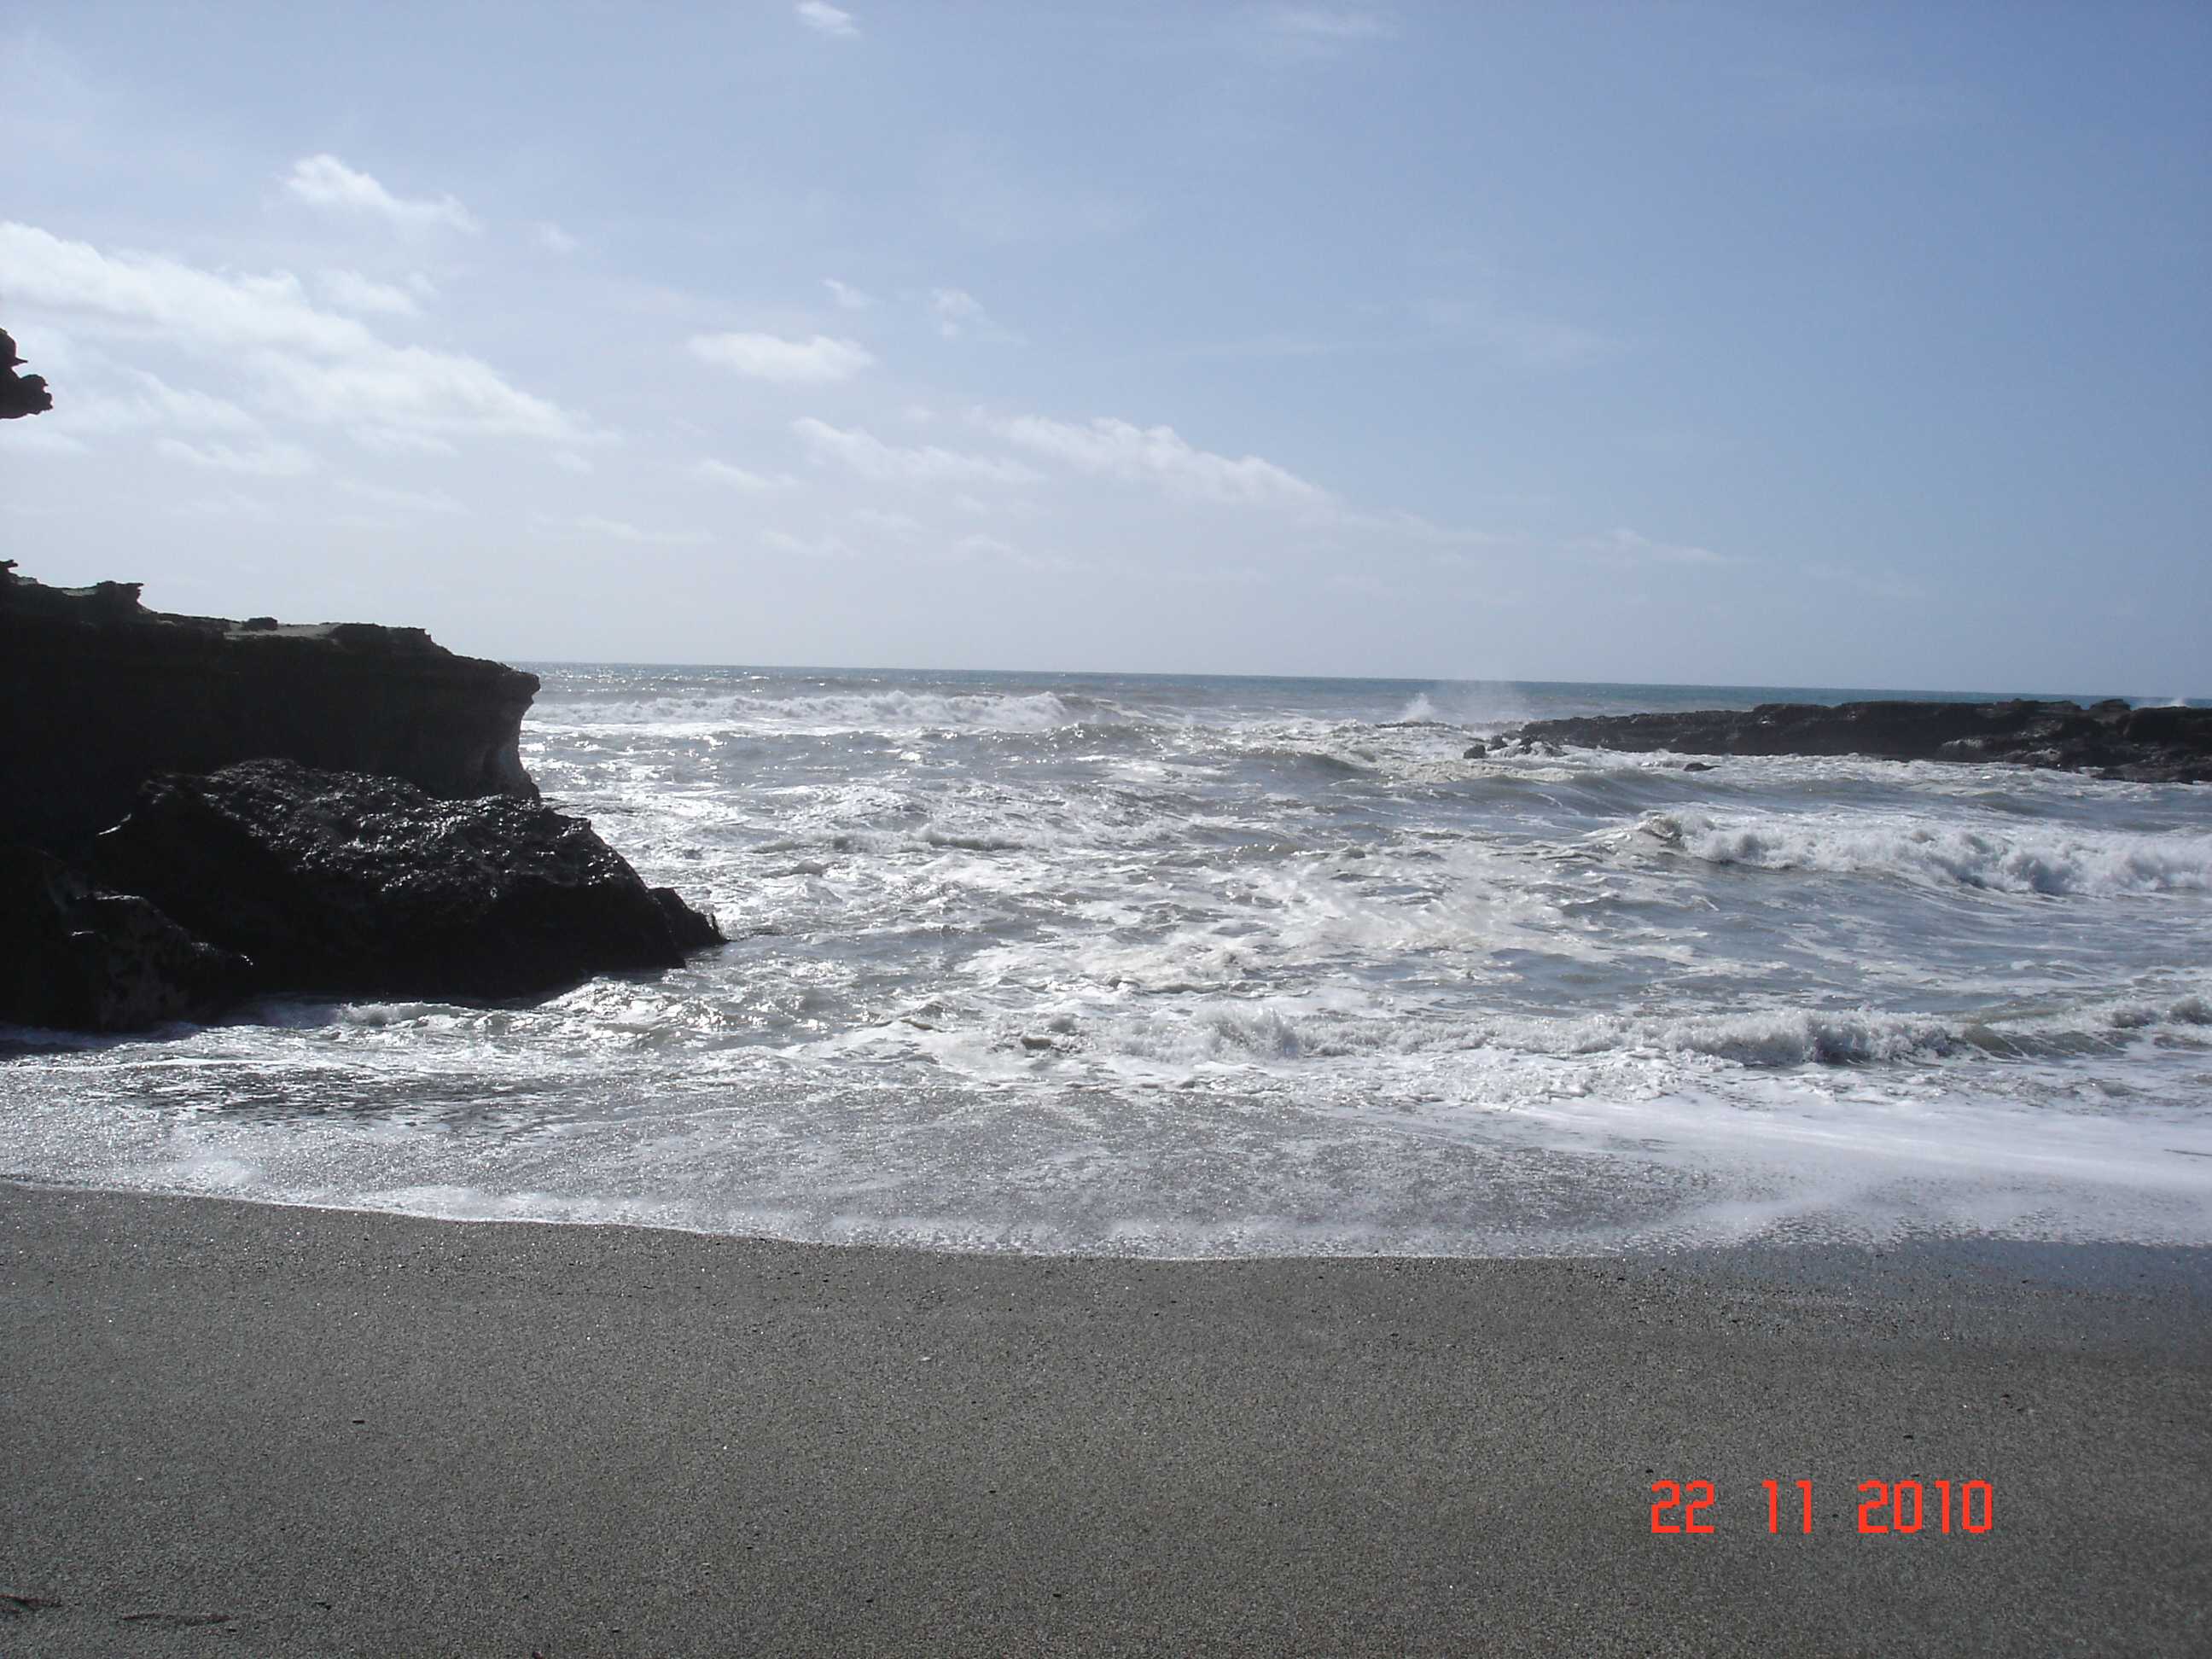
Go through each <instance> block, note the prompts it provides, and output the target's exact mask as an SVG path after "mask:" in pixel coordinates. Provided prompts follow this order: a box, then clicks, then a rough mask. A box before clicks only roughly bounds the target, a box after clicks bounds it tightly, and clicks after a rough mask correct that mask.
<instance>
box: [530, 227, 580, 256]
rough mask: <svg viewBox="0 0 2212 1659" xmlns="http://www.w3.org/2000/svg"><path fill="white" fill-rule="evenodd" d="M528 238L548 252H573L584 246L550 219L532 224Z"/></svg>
mask: <svg viewBox="0 0 2212 1659" xmlns="http://www.w3.org/2000/svg"><path fill="white" fill-rule="evenodd" d="M530 239H531V240H532V241H534V242H536V243H537V244H538V246H540V247H542V248H544V250H545V251H546V252H548V253H564V254H565V253H574V252H575V251H576V250H577V249H578V248H580V247H581V246H584V245H583V244H582V243H581V242H580V241H578V240H576V239H575V238H574V237H573V236H571V235H570V234H568V232H567V231H565V230H563V229H562V228H561V227H560V226H558V225H556V224H555V223H554V222H552V221H551V220H550V219H542V220H540V221H539V222H538V223H537V224H536V225H534V226H532V228H531V232H530Z"/></svg>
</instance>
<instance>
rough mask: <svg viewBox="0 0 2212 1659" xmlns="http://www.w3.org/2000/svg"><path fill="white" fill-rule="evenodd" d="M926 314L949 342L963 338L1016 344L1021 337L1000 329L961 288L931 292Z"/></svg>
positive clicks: (978, 303)
mask: <svg viewBox="0 0 2212 1659" xmlns="http://www.w3.org/2000/svg"><path fill="white" fill-rule="evenodd" d="M929 311H930V314H931V315H932V316H933V317H934V318H936V319H937V331H938V332H939V334H941V335H943V336H944V337H945V338H946V339H948V340H957V339H959V338H960V337H962V336H963V335H965V336H968V337H970V338H972V339H977V340H991V341H995V342H999V343H1004V344H1015V343H1018V342H1019V340H1020V338H1021V337H1020V336H1019V335H1018V334H1016V333H1014V332H1013V331H1012V330H1011V329H1008V328H1006V327H1003V326H1002V325H1000V323H999V321H998V319H995V318H994V317H993V316H992V315H991V313H989V312H987V311H986V310H985V309H984V308H983V302H982V301H981V300H978V299H977V298H976V297H975V295H972V294H970V293H969V291H968V290H967V289H964V288H933V289H930V291H929Z"/></svg>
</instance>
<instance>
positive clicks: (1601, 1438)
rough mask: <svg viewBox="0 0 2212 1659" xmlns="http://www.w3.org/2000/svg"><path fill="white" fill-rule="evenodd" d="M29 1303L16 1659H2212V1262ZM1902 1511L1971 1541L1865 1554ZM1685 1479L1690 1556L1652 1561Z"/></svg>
mask: <svg viewBox="0 0 2212 1659" xmlns="http://www.w3.org/2000/svg"><path fill="white" fill-rule="evenodd" d="M0 1285H4V1296H5V1307H4V1314H5V1319H6V1329H7V1342H6V1346H5V1349H4V1359H0V1401H4V1406H0V1410H4V1424H5V1443H6V1455H5V1458H4V1461H0V1592H5V1594H6V1595H7V1597H8V1598H9V1599H8V1600H7V1601H4V1602H0V1653H6V1654H9V1655H16V1654H22V1655H34V1654H35V1655H67V1654H129V1653H146V1654H191V1653H225V1652H227V1653H248V1654H254V1655H292V1654H312V1655H325V1654H333V1655H335V1654H362V1655H370V1654H374V1655H392V1654H410V1655H412V1654H422V1655H429V1654H456V1655H471V1656H477V1655H482V1656H490V1655H513V1656H515V1659H526V1656H529V1655H532V1654H543V1655H545V1656H547V1659H555V1656H559V1659H568V1656H587V1655H589V1656H598V1655H617V1654H619V1655H629V1656H653V1655H679V1654H716V1653H740V1652H829V1653H948V1654H949V1653H1004V1654H1016V1653H1163V1654H1164V1653H1251V1654H1278V1653H1309V1652H1310V1653H1438V1654H1443V1653H1575V1654H1607V1653H1656V1652H1665V1653H1680V1654H1729V1653H1744V1654H1760V1655H1770V1654H1778V1653H1793V1654H1796V1653H1904V1652H1926V1653H1942V1654H1963V1653H2018V1654H2052V1653H2084V1654H2088V1653H2095V1654H2176V1655H2179V1654H2191V1653H2202V1652H2204V1651H2206V1650H2207V1649H2208V1646H2212V1622H2208V1613H2207V1607H2208V1602H2212V1519H2208V1502H2207V1500H2208V1498H2212V1322H2208V1319H2207V1313H2208V1310H2212V1302H2208V1299H2207V1291H2208V1285H2212V1274H2208V1273H2207V1272H2206V1263H2205V1261H2204V1259H2203V1256H2202V1255H2193V1254H2190V1253H2185V1252H2173V1251H2157V1250H2131V1249H2100V1248H2076V1249H2035V1248H2027V1247H2002V1246H1989V1245H1966V1246H1948V1247H1936V1246H1929V1245H1923V1246H1914V1247H1911V1248H1909V1249H1902V1250H1899V1251H1894V1252H1887V1253H1884V1254H1881V1255H1872V1254H1868V1253H1864V1252H1833V1251H1829V1252H1815V1251H1800V1252H1791V1251H1786V1250H1764V1251H1744V1252H1729V1253H1720V1254H1705V1255H1686V1256H1680V1257H1652V1258H1644V1259H1638V1260H1628V1261H1596V1260H1592V1261H1524V1262H1486V1261H1413V1260H1365V1261H1255V1262H1215V1263H1140V1262H1127V1261H1101V1260H1069V1259H1037V1258H1030V1259H1016V1258H1000V1257H973V1256H952V1255H924V1254H918V1253H907V1252H897V1251H888V1250H875V1249H829V1248H821V1247H812V1246H791V1245H783V1244H777V1243H761V1242H756V1241H749V1240H742V1239H734V1238H721V1237H699V1236H694V1235H689V1234H679V1233H666V1232H647V1231H629V1230H621V1229H586V1228H574V1227H560V1226H546V1225H492V1224H486V1225H453V1224H446V1223H438V1222H427V1221H416V1220H410V1219H403V1218H391V1217H386V1216H379V1215H369V1214H360V1213H351V1212H328V1211H308V1210H300V1209H285V1208H276V1207H266V1206H247V1205H240V1204H231V1203H226V1202H221V1201H216V1200H203V1199H173V1198H161V1197H141V1196H119V1195H109V1194H82V1193H74V1192H59V1191H48V1190H40V1189H32V1188H21V1187H9V1188H0ZM1911 1478H1917V1479H1918V1480H1921V1481H1923V1483H1925V1485H1926V1489H1927V1491H1928V1492H1929V1497H1930V1501H1931V1504H1932V1501H1933V1496H1934V1493H1935V1492H1936V1487H1935V1486H1934V1484H1933V1483H1934V1482H1935V1481H1936V1480H1943V1479H1948V1480H1951V1481H1952V1482H1953V1483H1954V1488H1955V1487H1956V1486H1958V1485H1959V1484H1960V1483H1963V1482H1966V1481H1968V1480H1983V1481H1987V1482H1989V1483H1990V1486H1991V1487H1992V1488H1993V1491H1994V1494H1995V1513H1994V1526H1993V1527H1992V1528H1991V1529H1990V1530H1989V1531H1988V1532H1986V1533H1981V1534H1969V1533H1966V1532H1965V1531H1964V1530H1963V1529H1961V1528H1959V1527H1958V1526H1957V1525H1955V1524H1954V1528H1953V1530H1952V1531H1951V1532H1950V1533H1949V1534H1943V1533H1942V1532H1941V1531H1940V1530H1938V1528H1937V1526H1936V1522H1935V1519H1934V1517H1933V1514H1932V1511H1931V1514H1930V1517H1929V1521H1928V1522H1927V1524H1925V1525H1923V1528H1922V1530H1921V1531H1920V1532H1919V1533H1918V1534H1911V1535H1900V1534H1897V1533H1894V1532H1893V1533H1890V1534H1882V1535H1865V1534H1861V1533H1860V1532H1859V1531H1858V1530H1857V1505H1858V1503H1859V1495H1858V1493H1857V1491H1856V1488H1857V1486H1858V1485H1859V1483H1860V1482H1861V1481H1863V1480H1899V1479H1911ZM1661 1479H1674V1480H1680V1481H1683V1482H1688V1481H1691V1480H1710V1481H1711V1482H1712V1483H1713V1485H1714V1486H1715V1487H1716V1488H1717V1501H1716V1502H1715V1503H1714V1504H1713V1505H1712V1506H1711V1509H1710V1510H1707V1511H1705V1517H1706V1518H1709V1519H1710V1520H1711V1523H1712V1524H1713V1526H1714V1528H1715V1530H1714V1531H1713V1532H1712V1533H1711V1534H1707V1535H1692V1534H1676V1535H1669V1536H1655V1535H1654V1534H1653V1533H1652V1531H1651V1515H1650V1506H1651V1503H1652V1498H1651V1495H1650V1485H1651V1483H1652V1481H1654V1480H1661ZM1768 1479H1772V1480H1779V1481H1781V1482H1782V1483H1784V1492H1785V1493H1788V1494H1790V1498H1789V1499H1788V1500H1787V1501H1785V1504H1784V1531H1783V1532H1781V1533H1780V1534H1770V1533H1769V1532H1768V1529H1767V1513H1766V1499H1765V1494H1764V1492H1763V1491H1762V1488H1761V1486H1760V1482H1761V1481H1762V1480H1768ZM1801 1479H1809V1480H1812V1481H1813V1482H1814V1492H1815V1498H1816V1502H1815V1512H1814V1532H1813V1534H1811V1535H1810V1536H1806V1535H1802V1534H1801V1533H1799V1532H1798V1531H1797V1530H1796V1528H1797V1516H1796V1514H1795V1512H1794V1507H1793V1506H1794V1502H1795V1487H1794V1484H1793V1483H1794V1482H1796V1480H1801Z"/></svg>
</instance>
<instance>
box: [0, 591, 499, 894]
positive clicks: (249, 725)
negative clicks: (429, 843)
mask: <svg viewBox="0 0 2212 1659" xmlns="http://www.w3.org/2000/svg"><path fill="white" fill-rule="evenodd" d="M138 594H139V585H138V584H137V583H136V582H98V583H95V584H94V585H93V586H89V587H49V586H46V585H45V584H43V583H40V582H37V581H33V580H31V579H30V578H28V577H26V576H20V575H18V574H15V568H14V565H13V562H12V561H5V560H0V839H6V840H10V841H24V842H29V843H31V844H32V845H33V846H35V847H43V848H46V850H47V851H48V852H51V853H54V854H58V855H60V856H61V857H63V858H64V859H70V860H74V859H76V858H77V857H78V856H80V855H81V854H82V851H83V849H84V845H85V843H86V842H88V841H89V840H90V838H91V837H92V836H94V835H96V834H98V833H99V832H100V830H102V829H106V827H107V826H108V825H110V824H112V823H114V822H115V821H116V820H117V819H118V818H119V817H122V816H123V815H124V814H125V812H127V811H131V807H132V805H133V803H134V802H135V800H136V799H137V792H138V786H139V785H140V784H142V783H143V782H144V781H146V780H147V779H148V778H150V777H152V776H154V775H156V774H157V773H163V772H212V771H215V770H216V769H218V768H220V767H224V766H228V765H230V764H232V763H234V762H237V761H246V760H257V759H260V758H262V757H265V756H272V755H273V756H281V757H283V758H285V759H288V760H295V761H298V762H300V763H301V764H303V765H307V766H317V767H324V768H327V769H331V770H335V771H348V772H366V773H370V774H373V775H376V776H380V777H393V778H400V779H404V781H407V782H409V783H411V784H413V785H414V786H415V787H416V788H418V789H421V790H423V791H425V792H426V793H429V794H432V795H438V796H449V797H454V798H462V797H468V796H476V795H492V794H498V795H511V796H513V797H515V798H517V799H522V800H535V799H537V798H538V786H537V785H536V784H535V783H533V782H532V781H531V777H530V774H529V773H528V772H527V771H526V769H524V767H523V764H522V756H521V748H520V744H521V733H522V719H523V715H524V714H525V713H526V711H527V710H528V709H529V708H530V703H531V700H532V698H533V697H534V696H537V694H538V677H537V676H536V675H535V674H531V673H526V672H525V671H522V670H520V669H515V668H510V667H508V666H507V665H506V664H504V663H498V662H491V661H488V660H486V659H483V658H479V657H463V656H458V655H456V654H455V653H453V652H451V651H448V650H447V649H446V648H445V647H443V646H441V645H440V644H438V643H437V642H436V641H435V640H433V639H432V638H431V637H430V636H429V635H428V634H427V633H425V632H423V631H422V629H419V628H386V627H383V626H381V625H380V624H377V623H311V624H301V623H279V622H277V621H276V619H275V618H273V617H248V618H246V620H244V621H234V620H232V619H231V618H229V617H191V616H180V615H177V614H174V613H172V612H167V611H151V610H149V609H147V607H146V606H145V605H143V604H141V603H140V601H139V597H138Z"/></svg>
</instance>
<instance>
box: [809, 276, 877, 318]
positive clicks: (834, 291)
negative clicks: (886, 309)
mask: <svg viewBox="0 0 2212 1659" xmlns="http://www.w3.org/2000/svg"><path fill="white" fill-rule="evenodd" d="M822 286H823V287H824V288H826V289H829V297H830V298H831V299H833V300H835V301H836V302H837V303H838V305H839V306H840V307H842V308H843V309H845V310H847V311H866V309H867V308H868V307H870V306H872V305H873V304H875V302H876V296H875V295H872V294H870V293H867V292H866V290H864V289H857V288H854V286H853V285H852V284H851V283H841V282H839V281H838V280H837V279H836V277H835V276H824V277H823V279H822Z"/></svg>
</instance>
